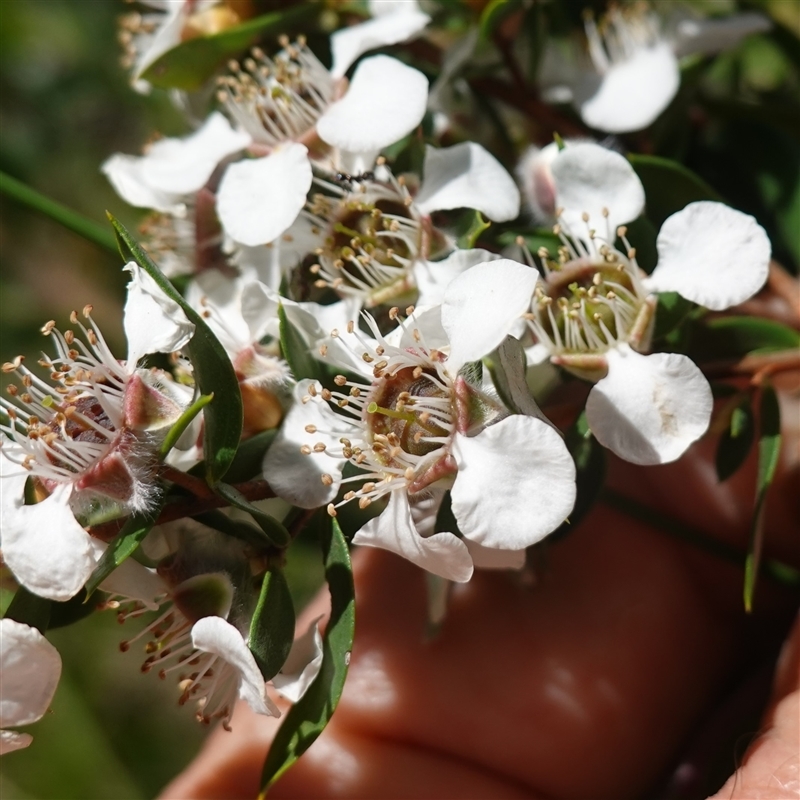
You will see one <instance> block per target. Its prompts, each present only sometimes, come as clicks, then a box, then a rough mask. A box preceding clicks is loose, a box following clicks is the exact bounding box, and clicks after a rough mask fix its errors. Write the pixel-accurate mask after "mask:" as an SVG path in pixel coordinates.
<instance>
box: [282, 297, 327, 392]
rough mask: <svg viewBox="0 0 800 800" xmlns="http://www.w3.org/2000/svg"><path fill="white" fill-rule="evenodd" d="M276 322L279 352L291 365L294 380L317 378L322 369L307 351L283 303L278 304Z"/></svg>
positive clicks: (304, 342) (306, 346)
mask: <svg viewBox="0 0 800 800" xmlns="http://www.w3.org/2000/svg"><path fill="white" fill-rule="evenodd" d="M278 323H279V325H280V335H281V352H282V353H283V357H284V358H285V359H286V361H287V362H288V364H289V366H290V367H291V369H292V375H294V377H295V380H298V381H299V380H302V379H303V378H315V379H317V380H319V378H320V374H321V373H322V372H323V370H322V369H321V366H320V365H319V364H318V363H317V360H316V359H315V358H314V357H313V356H312V355H311V353H310V352H309V350H308V345H307V344H306V341H305V339H304V338H303V337H302V335H301V334H300V332H299V331H298V330H297V328H295V326H294V325H292V322H291V320H290V319H289V317H288V316H287V315H286V309H285V308H284V307H283V304H280V305H279V306H278Z"/></svg>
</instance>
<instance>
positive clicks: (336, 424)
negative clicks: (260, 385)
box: [263, 380, 353, 508]
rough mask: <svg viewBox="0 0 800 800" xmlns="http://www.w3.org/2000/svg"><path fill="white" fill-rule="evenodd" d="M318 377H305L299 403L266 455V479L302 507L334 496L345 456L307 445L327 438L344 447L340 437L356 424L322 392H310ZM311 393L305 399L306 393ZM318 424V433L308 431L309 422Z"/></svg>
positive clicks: (314, 505)
mask: <svg viewBox="0 0 800 800" xmlns="http://www.w3.org/2000/svg"><path fill="white" fill-rule="evenodd" d="M312 383H314V384H316V381H309V380H302V381H300V382H299V383H298V384H297V386H296V387H295V390H294V397H295V403H294V405H293V406H292V408H291V409H290V410H289V413H288V414H287V415H286V418H285V419H284V421H283V426H282V428H281V432H280V433H279V434H278V438H277V439H276V440H275V442H274V443H273V444H272V446H271V447H270V448H269V450H267V454H266V456H265V457H264V465H263V470H264V479H265V480H266V481H267V483H269V485H270V486H271V487H272V488H273V490H274V491H275V494H277V495H278V497H281V498H282V499H284V500H286V501H287V502H289V503H292V505H296V506H300V508H317V507H318V506H323V505H325V504H327V503H329V502H330V501H331V500H333V498H334V497H336V494H337V492H338V491H339V484H340V482H341V479H342V467H343V466H344V463H345V462H344V460H343V459H339V458H335V457H333V456H331V455H328V454H327V453H324V452H323V453H315V452H312V453H310V454H308V455H305V454H304V453H302V452H301V451H300V448H301V447H302V446H303V445H309V446H310V447H313V446H314V444H316V443H317V442H323V443H324V444H325V445H326V446H327V445H330V446H331V447H335V448H336V449H337V451H338V450H341V445H340V444H339V443H338V440H339V437H340V436H342V435H347V433H351V434H352V430H353V424H352V423H350V422H349V421H348V420H347V419H345V418H344V417H343V416H341V415H339V414H336V413H334V411H333V410H332V409H331V407H330V406H329V405H328V403H327V402H326V401H325V400H323V399H322V397H320V396H319V395H317V396H316V397H311V396H310V395H308V387H309V385H310V384H312ZM306 396H307V397H309V400H308V401H307V402H306V403H303V398H304V397H306ZM308 425H314V426H315V427H316V428H317V432H316V433H308V432H307V431H306V426H308ZM323 475H330V476H331V478H332V479H333V483H332V484H331V485H330V486H326V485H325V484H324V483H323V482H322V476H323Z"/></svg>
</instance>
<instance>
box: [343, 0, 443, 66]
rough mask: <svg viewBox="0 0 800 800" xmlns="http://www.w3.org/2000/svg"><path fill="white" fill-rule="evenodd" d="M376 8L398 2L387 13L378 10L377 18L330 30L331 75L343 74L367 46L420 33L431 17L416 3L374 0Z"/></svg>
mask: <svg viewBox="0 0 800 800" xmlns="http://www.w3.org/2000/svg"><path fill="white" fill-rule="evenodd" d="M374 5H375V6H376V7H377V8H382V7H383V6H387V5H395V6H396V7H395V8H390V9H386V10H385V11H384V13H380V14H375V19H371V20H368V21H367V22H362V23H360V24H359V25H351V26H350V27H349V28H342V29H341V30H338V31H336V32H335V33H333V34H331V53H332V54H333V66H332V67H331V75H333V77H334V78H341V77H342V76H343V75H344V74H345V72H347V70H348V68H349V67H350V65H351V64H352V63H353V62H354V61H355V60H356V59H357V58H358V57H359V56H360V55H361V54H362V53H366V52H367V51H368V50H374V49H376V48H378V47H383V46H384V45H389V44H397V42H404V41H405V40H406V39H409V38H411V37H412V36H413V35H414V34H415V33H419V32H420V31H421V30H422V29H423V28H424V27H425V26H426V25H427V24H428V23H429V22H430V21H431V18H430V17H429V16H428V15H427V14H423V13H422V12H421V11H420V10H419V8H413V7H411V6H416V3H399V4H398V3H395V4H390V3H385V2H384V3H375V4H374ZM386 12H388V13H386Z"/></svg>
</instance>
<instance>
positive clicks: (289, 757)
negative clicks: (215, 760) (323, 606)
mask: <svg viewBox="0 0 800 800" xmlns="http://www.w3.org/2000/svg"><path fill="white" fill-rule="evenodd" d="M323 558H324V561H325V577H326V580H327V582H328V587H329V589H330V593H331V616H330V620H329V621H328V625H327V627H326V628H325V636H324V638H323V657H322V666H321V668H320V672H319V675H317V677H316V679H315V680H314V682H313V683H312V684H311V686H309V688H308V691H307V692H306V693H305V695H303V697H302V698H301V699H300V700H299V701H298V702H297V703H295V705H294V706H293V708H292V709H291V710H290V711H289V713H288V714H287V715H286V718H285V719H284V721H283V724H282V725H281V727H280V729H279V730H278V734H277V736H276V737H275V739H274V741H273V742H272V747H271V748H270V750H269V753H267V758H266V761H265V762H264V771H263V773H262V775H261V786H262V787H263V788H262V791H261V794H260V796H259V797H260V798H263V797H264V796H265V795H266V791H267V789H269V787H270V786H271V785H272V784H273V783H274V782H275V781H276V780H277V779H278V778H279V777H280V776H281V775H282V774H283V773H284V772H286V770H287V769H289V767H291V766H292V764H294V762H295V761H297V759H298V758H300V756H301V755H302V754H303V753H304V752H305V751H306V750H308V748H309V747H310V746H311V745H312V744H313V743H314V741H316V739H317V737H318V736H319V735H320V733H322V731H323V730H324V729H325V726H326V725H327V724H328V721H329V720H330V718H331V716H332V715H333V712H334V711H335V710H336V706H337V705H338V703H339V698H340V697H341V696H342V690H343V689H344V682H345V678H346V677H347V667H348V665H349V663H350V652H351V651H352V649H353V635H354V631H355V593H354V589H353V568H352V565H351V564H350V554H349V552H348V550H347V542H346V541H345V538H344V535H343V534H342V530H341V528H340V527H339V525H338V524H337V522H336V520H335V519H334V520H331V524H330V526H326V530H325V532H324V534H323Z"/></svg>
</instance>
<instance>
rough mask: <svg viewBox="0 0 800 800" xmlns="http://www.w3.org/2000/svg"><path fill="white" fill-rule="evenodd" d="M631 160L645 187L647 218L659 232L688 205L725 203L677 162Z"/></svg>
mask: <svg viewBox="0 0 800 800" xmlns="http://www.w3.org/2000/svg"><path fill="white" fill-rule="evenodd" d="M628 160H629V161H630V162H631V165H632V166H633V168H634V169H635V170H636V174H637V175H638V176H639V179H640V180H641V181H642V184H643V185H644V193H645V197H646V199H647V217H648V219H649V220H650V221H651V222H652V223H653V224H654V225H655V226H656V228H660V227H661V225H662V223H663V222H664V220H665V219H666V218H667V217H668V216H670V215H671V214H674V213H675V212H676V211H680V210H681V209H682V208H683V207H684V206H685V205H687V204H688V203H693V202H694V201H696V200H717V201H721V199H722V198H720V196H719V195H718V194H717V193H716V192H715V191H714V190H713V189H712V188H711V187H710V186H709V185H708V184H707V183H706V182H705V181H704V180H703V179H702V178H700V177H699V176H697V175H695V174H694V172H692V171H691V170H690V169H687V168H686V167H684V166H683V164H679V163H678V162H677V161H671V160H670V159H668V158H661V157H659V156H647V155H639V154H635V153H631V154H630V155H629V156H628ZM633 244H634V246H637V247H638V245H636V244H635V243H633Z"/></svg>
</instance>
